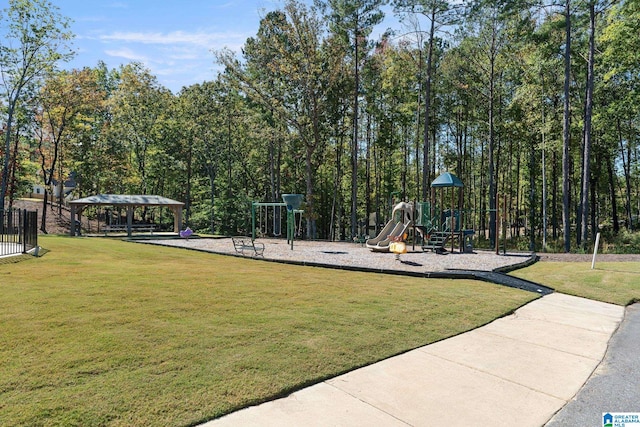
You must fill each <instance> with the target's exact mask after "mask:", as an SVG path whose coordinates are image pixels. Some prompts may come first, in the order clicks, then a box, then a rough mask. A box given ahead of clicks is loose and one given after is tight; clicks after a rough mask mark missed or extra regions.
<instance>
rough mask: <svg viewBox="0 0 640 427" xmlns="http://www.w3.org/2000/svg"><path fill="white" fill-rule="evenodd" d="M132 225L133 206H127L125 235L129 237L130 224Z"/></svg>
mask: <svg viewBox="0 0 640 427" xmlns="http://www.w3.org/2000/svg"><path fill="white" fill-rule="evenodd" d="M132 225H133V206H131V205H129V206H127V237H131V228H132V227H131V226H132Z"/></svg>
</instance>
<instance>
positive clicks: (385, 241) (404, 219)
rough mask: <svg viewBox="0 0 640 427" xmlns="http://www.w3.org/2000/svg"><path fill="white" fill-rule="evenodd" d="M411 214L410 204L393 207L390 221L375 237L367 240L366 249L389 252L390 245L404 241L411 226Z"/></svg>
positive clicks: (412, 210)
mask: <svg viewBox="0 0 640 427" xmlns="http://www.w3.org/2000/svg"><path fill="white" fill-rule="evenodd" d="M413 214H414V208H413V204H412V203H406V202H401V203H398V204H397V205H395V206H394V208H393V211H392V213H391V220H389V222H387V224H386V225H385V226H384V228H383V229H382V231H380V233H378V235H377V236H376V237H374V238H373V239H368V240H367V242H366V245H367V248H369V249H371V250H372V251H374V252H389V250H390V246H391V243H393V242H396V241H404V240H405V239H406V237H405V235H406V234H407V233H408V230H409V228H410V227H411V226H412V225H413ZM398 215H399V216H398Z"/></svg>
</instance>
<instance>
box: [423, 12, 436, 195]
mask: <svg viewBox="0 0 640 427" xmlns="http://www.w3.org/2000/svg"><path fill="white" fill-rule="evenodd" d="M435 15H436V10H435V7H434V8H433V9H432V11H431V27H430V29H429V50H428V52H427V74H426V81H425V84H424V146H423V149H422V156H423V157H422V200H425V201H426V200H428V198H429V193H428V192H429V188H430V187H429V181H430V178H431V174H430V167H429V125H430V124H429V119H430V115H431V112H430V109H431V69H432V64H433V36H434V34H435V19H436V16H435Z"/></svg>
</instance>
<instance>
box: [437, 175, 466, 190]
mask: <svg viewBox="0 0 640 427" xmlns="http://www.w3.org/2000/svg"><path fill="white" fill-rule="evenodd" d="M431 186H432V187H464V185H463V184H462V181H460V178H458V177H457V176H455V175H454V174H452V173H451V172H445V173H443V174H441V175H440V176H439V177H437V178H436V179H434V180H433V182H432V183H431Z"/></svg>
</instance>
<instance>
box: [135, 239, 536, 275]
mask: <svg viewBox="0 0 640 427" xmlns="http://www.w3.org/2000/svg"><path fill="white" fill-rule="evenodd" d="M256 241H257V242H261V243H263V244H264V245H265V250H264V260H265V261H276V262H287V263H291V264H298V265H309V266H321V267H332V268H336V267H337V268H343V269H349V270H365V271H376V272H385V273H392V274H409V275H419V276H426V277H428V275H429V273H432V272H442V271H447V270H476V271H494V270H500V271H502V270H503V269H509V270H510V269H513V268H514V267H517V266H520V265H523V264H527V265H528V264H529V263H531V262H535V254H533V253H507V254H506V255H496V254H495V253H494V252H489V251H479V250H478V251H475V252H473V253H459V252H457V251H456V252H453V253H447V254H444V255H439V254H436V253H434V252H423V251H422V249H421V248H419V247H416V249H415V251H414V250H413V248H412V246H411V245H408V246H407V250H408V253H406V254H402V255H400V256H399V259H396V255H395V254H393V253H388V252H386V253H385V252H373V251H371V250H370V249H368V248H366V247H365V246H362V245H360V244H356V243H349V242H325V241H306V240H296V241H294V244H293V250H291V246H290V245H289V244H288V243H287V242H286V240H282V239H264V238H261V239H256ZM144 243H148V244H157V245H163V246H172V247H181V248H187V249H193V250H199V251H205V252H212V253H217V254H221V255H233V256H242V255H239V254H237V253H236V252H235V250H234V247H233V243H232V241H231V238H220V239H216V238H195V239H194V238H191V239H189V240H186V239H164V240H161V239H158V240H148V241H144ZM245 258H251V257H246V256H245ZM257 259H262V258H261V257H258V258H257Z"/></svg>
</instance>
